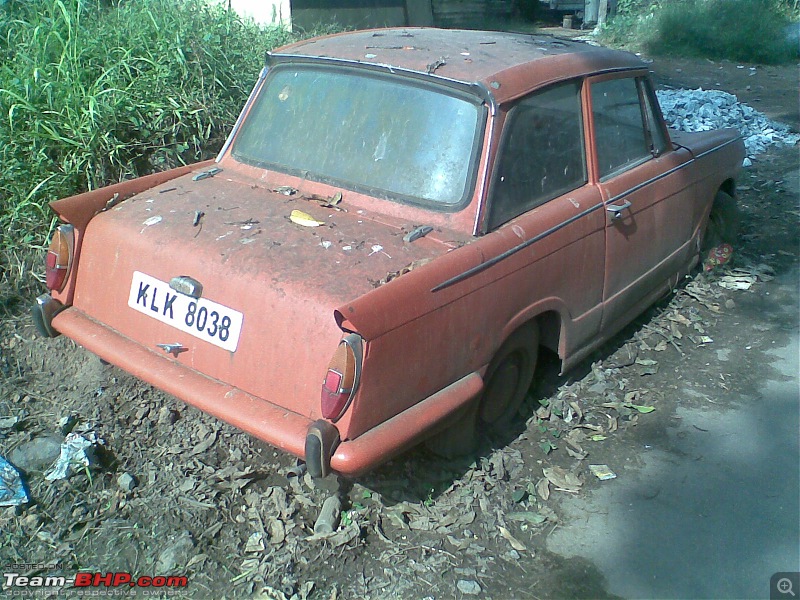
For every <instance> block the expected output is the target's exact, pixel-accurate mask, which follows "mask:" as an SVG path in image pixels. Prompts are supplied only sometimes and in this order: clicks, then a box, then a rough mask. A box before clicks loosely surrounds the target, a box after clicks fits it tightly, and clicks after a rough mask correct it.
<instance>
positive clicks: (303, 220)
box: [289, 210, 324, 227]
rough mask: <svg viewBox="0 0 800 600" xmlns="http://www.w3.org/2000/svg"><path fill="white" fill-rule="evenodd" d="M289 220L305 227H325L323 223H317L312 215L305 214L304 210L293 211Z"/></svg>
mask: <svg viewBox="0 0 800 600" xmlns="http://www.w3.org/2000/svg"><path fill="white" fill-rule="evenodd" d="M289 220H290V221H291V222H292V223H297V224H298V225H302V226H303V227H319V226H320V225H324V223H323V222H322V221H317V220H316V219H315V218H314V217H312V216H311V215H310V214H308V213H304V212H303V211H302V210H293V211H292V213H291V214H290V215H289Z"/></svg>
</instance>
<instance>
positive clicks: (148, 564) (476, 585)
mask: <svg viewBox="0 0 800 600" xmlns="http://www.w3.org/2000/svg"><path fill="white" fill-rule="evenodd" d="M741 66H742V68H739V65H737V64H735V63H726V62H720V63H712V62H710V61H705V60H674V59H673V60H661V59H659V60H656V61H655V62H653V63H652V67H653V69H654V72H655V78H656V81H657V82H658V84H659V85H669V86H672V87H688V88H697V87H703V88H704V89H713V88H716V89H723V90H726V91H728V92H731V93H734V94H736V95H738V96H739V99H740V100H742V101H744V102H747V103H749V104H750V105H751V106H754V107H755V108H757V109H759V110H761V111H763V112H765V113H767V114H768V115H769V116H770V117H772V118H774V119H779V120H781V121H783V122H786V123H789V124H790V125H792V126H793V128H794V129H795V130H796V129H798V127H800V116H799V115H798V102H797V90H798V69H797V67H796V66H794V65H792V66H783V67H761V66H756V67H755V69H750V67H751V66H753V65H741ZM739 186H740V187H739V189H740V191H739V199H740V203H741V207H742V212H743V216H744V219H743V230H742V232H741V237H740V243H739V244H738V247H737V248H736V254H735V260H734V262H733V263H731V264H730V265H728V266H726V268H725V269H723V270H722V271H720V272H715V273H712V274H708V275H707V274H696V275H695V277H694V278H692V279H691V280H688V281H687V282H685V283H684V284H683V285H682V286H681V287H680V288H679V289H678V290H677V291H676V292H675V293H674V294H673V295H671V296H670V297H669V298H666V299H665V300H664V301H662V302H661V303H660V304H659V305H657V306H656V307H653V308H652V309H650V310H649V311H648V312H647V313H646V314H644V315H643V316H642V317H640V318H639V319H637V321H636V322H635V323H634V324H633V325H631V326H629V327H628V328H627V329H626V330H625V331H623V332H622V333H621V334H620V335H619V336H617V337H616V338H615V339H614V340H613V341H612V342H611V343H610V344H608V345H607V346H606V347H605V348H603V349H602V350H601V351H599V352H597V353H596V354H595V355H594V356H593V357H592V358H591V359H590V360H587V361H586V362H585V363H584V364H582V365H581V366H579V367H578V368H577V369H576V370H574V371H573V372H571V373H568V374H567V375H565V376H559V375H558V372H557V371H558V367H557V364H556V361H555V359H554V357H552V356H547V355H545V356H544V357H543V360H542V362H541V365H540V368H539V371H538V377H537V384H536V386H535V387H534V389H532V391H531V395H530V398H529V401H528V403H527V405H526V406H525V417H526V419H521V423H520V426H519V428H518V430H517V431H513V432H509V435H508V437H507V439H502V440H485V443H484V446H483V448H482V450H481V452H480V454H479V455H478V456H477V457H475V458H474V459H466V460H464V461H462V462H442V461H440V460H436V459H434V458H432V457H430V456H429V455H427V454H426V453H425V452H424V451H422V450H416V451H413V452H411V453H409V454H407V455H405V456H403V457H402V458H399V459H397V460H394V461H392V462H391V463H389V464H387V465H385V466H384V467H382V468H381V469H379V470H377V471H376V472H374V473H372V474H370V475H369V476H367V477H364V478H362V479H359V480H357V481H336V480H334V479H329V480H325V481H318V482H315V481H312V480H311V479H310V478H309V477H308V476H307V475H303V474H302V472H299V471H298V470H297V469H295V468H294V467H295V466H296V465H295V460H294V459H293V458H292V457H290V456H287V455H285V454H282V453H280V452H277V451H275V450H274V449H272V448H271V447H269V446H266V445H264V444H262V443H260V442H258V441H255V440H253V439H252V438H250V437H248V436H247V435H245V434H242V433H240V432H239V431H238V430H236V429H234V428H232V427H229V426H227V425H224V424H221V423H220V422H218V421H216V420H215V419H213V418H210V417H208V416H205V415H203V414H201V413H199V412H198V411H196V410H195V409H193V408H190V407H187V406H186V405H183V404H181V403H179V402H177V401H175V400H174V399H173V398H171V397H169V396H166V395H164V394H163V393H161V392H159V391H157V390H154V389H153V388H151V387H150V386H147V385H144V384H143V383H141V382H139V381H137V380H136V379H134V378H132V377H130V376H128V375H127V374H125V373H124V372H122V371H120V370H118V369H116V368H114V367H110V366H106V365H103V364H101V363H100V361H99V360H98V359H97V358H95V357H93V356H91V355H89V354H88V353H87V352H85V351H83V350H82V349H80V348H77V347H76V346H75V345H74V344H73V343H72V342H70V341H69V340H67V339H64V338H58V339H55V340H43V339H40V338H37V337H36V335H35V333H34V329H33V327H32V325H31V323H30V320H29V318H28V316H27V315H25V314H18V315H13V316H11V317H4V318H3V321H2V322H1V323H0V456H3V457H6V458H8V459H9V460H12V457H13V456H17V457H19V456H20V455H19V453H20V452H23V455H24V456H23V458H24V459H25V460H27V461H29V462H28V464H29V465H30V466H29V468H28V469H27V475H26V482H27V484H28V489H29V492H30V497H31V502H30V504H28V505H25V506H24V507H17V508H13V507H12V508H6V509H1V510H2V512H0V567H2V573H10V572H16V573H21V574H23V575H27V576H31V577H34V576H47V575H64V576H66V577H70V576H74V575H75V573H76V571H77V570H81V571H96V572H102V573H106V572H111V571H128V572H130V573H132V574H133V575H134V577H137V576H143V575H147V576H153V575H156V574H165V575H185V576H186V577H187V578H188V587H187V588H185V589H171V590H166V589H162V590H159V591H158V593H157V597H166V596H168V595H178V596H181V597H192V598H223V597H225V598H233V597H250V596H256V597H262V598H271V599H283V598H296V599H305V598H319V599H326V600H328V599H330V600H334V599H337V598H375V599H378V598H420V599H422V598H434V599H440V598H469V597H480V598H494V599H501V598H550V597H562V598H565V597H592V598H602V597H608V595H607V593H606V592H605V589H604V582H603V580H602V576H601V575H600V574H599V573H598V572H597V571H596V570H595V569H594V567H593V566H592V565H590V564H588V563H586V564H584V563H582V562H581V561H579V560H576V559H570V560H567V559H564V558H562V557H559V556H558V555H555V554H552V553H549V552H548V551H547V550H546V549H545V542H546V539H547V536H548V535H550V533H551V532H552V531H553V530H554V529H555V528H557V527H559V524H560V519H562V518H563V513H562V511H561V510H560V507H561V501H562V500H563V498H565V497H568V496H570V495H580V494H583V493H585V492H586V490H590V489H593V488H594V487H596V486H598V485H601V483H600V481H599V480H598V479H597V477H595V476H594V475H593V474H592V473H591V472H590V471H589V468H588V465H589V464H590V463H591V464H607V465H609V466H612V468H613V470H614V471H615V472H616V474H617V476H618V477H624V476H625V471H626V469H629V468H635V466H636V464H637V461H638V456H637V454H638V452H639V451H638V450H637V449H638V448H641V444H642V441H643V440H645V439H652V438H653V436H654V435H657V433H658V431H660V430H663V428H664V427H665V424H666V423H668V422H669V420H670V419H671V418H672V416H673V415H674V413H675V411H676V408H677V404H678V402H682V403H686V402H687V400H686V399H681V400H680V401H678V400H677V399H676V398H675V396H674V395H672V394H670V390H671V389H674V383H675V380H676V378H681V379H684V380H689V381H692V382H693V383H694V384H695V385H697V386H700V387H702V388H704V392H705V393H706V395H707V396H708V398H711V399H712V400H713V402H714V403H715V404H717V403H718V404H719V405H720V408H724V406H725V405H728V404H730V403H734V402H735V401H736V394H737V393H738V392H741V391H742V390H756V389H758V387H759V385H760V380H761V372H762V371H763V370H764V369H768V368H769V361H770V358H769V356H768V355H767V354H766V353H765V350H766V349H768V347H769V346H770V345H773V344H775V343H778V344H780V343H781V339H782V337H781V336H782V335H785V332H786V331H787V330H788V329H789V328H792V327H796V326H797V323H796V322H779V323H774V322H771V323H770V322H768V320H765V323H767V324H763V323H761V324H760V323H759V322H756V321H754V320H753V318H752V315H753V313H754V311H755V312H759V311H763V312H767V311H768V310H769V306H770V304H771V303H780V302H781V301H782V299H781V298H780V297H777V296H776V295H774V294H772V295H770V289H771V288H770V280H771V279H772V278H773V277H774V276H775V275H777V274H780V273H784V272H787V271H789V270H790V269H792V268H794V267H796V266H797V262H798V238H797V231H798V221H800V211H798V197H799V196H800V181H799V180H798V152H797V148H785V149H774V150H772V151H770V152H769V153H768V154H765V155H761V156H759V157H758V159H757V160H756V161H754V164H753V166H752V167H750V168H748V169H746V170H744V171H743V173H742V176H741V179H740V182H739ZM747 284H750V287H749V289H746V290H744V289H728V288H726V287H724V285H729V286H734V287H735V286H737V285H739V286H745V285H747ZM742 323H745V324H746V325H742ZM743 327H744V329H743ZM743 335H744V336H749V339H748V343H749V344H750V346H751V347H752V352H751V353H750V354H748V355H747V362H746V366H747V368H744V369H738V370H735V371H734V370H731V369H730V366H729V363H726V362H725V360H722V359H723V358H724V357H725V356H726V352H728V350H729V349H730V348H733V347H734V346H735V345H736V344H738V343H739V342H740V341H741V337H742V336H743ZM737 347H738V346H737ZM693 401H694V400H688V402H693ZM696 401H697V402H700V401H701V400H699V399H698V400H696ZM69 430H72V431H76V432H83V433H85V434H86V433H88V432H93V433H94V434H96V436H97V438H98V439H99V440H101V441H102V444H99V445H98V447H97V451H96V452H95V458H94V464H93V465H92V466H90V467H88V468H87V469H84V470H82V471H79V472H77V473H73V474H72V475H70V476H69V477H68V478H67V479H64V480H58V481H54V482H50V481H47V480H45V479H44V477H43V473H42V472H43V471H44V470H45V469H46V467H47V466H48V465H49V461H51V460H52V458H53V457H52V455H49V459H48V454H47V452H44V454H45V456H44V457H41V458H40V459H39V460H38V462H37V460H36V458H37V457H36V456H33V454H34V452H33V450H34V449H36V448H38V449H44V450H48V449H49V451H50V452H51V453H52V450H53V447H57V444H58V443H59V442H60V441H61V440H62V439H63V437H64V435H65V433H66V432H67V431H69ZM48 436H49V437H50V440H47V439H44V438H47V437H48ZM43 439H44V441H43ZM32 441H33V442H32ZM34 446H35V447H36V448H34ZM15 453H16V454H15ZM12 462H13V460H12ZM126 475H128V476H131V477H132V479H131V478H130V477H127V476H126ZM336 493H339V494H340V495H341V497H342V498H343V501H344V505H343V510H342V514H341V517H342V519H341V523H340V525H339V527H338V530H337V533H336V535H335V536H334V537H331V538H327V539H320V538H319V537H317V536H313V535H312V534H313V527H314V523H315V520H316V519H317V516H318V513H319V510H320V507H321V506H322V504H323V502H324V500H325V499H326V498H328V497H329V496H331V495H332V494H336ZM3 585H4V586H5V591H6V593H7V594H9V595H12V594H13V595H14V596H15V597H17V596H20V594H18V593H17V592H19V590H18V589H17V590H11V589H9V587H8V586H7V585H5V581H4V582H3ZM51 591H52V590H51ZM153 592H155V590H153ZM125 593H128V590H125ZM130 593H134V592H133V590H131V591H130ZM139 593H140V594H141V595H144V594H145V591H144V590H141V589H140V590H139ZM62 594H63V595H65V596H74V595H76V594H77V592H76V591H75V590H72V591H70V590H66V589H65V590H63V591H62Z"/></svg>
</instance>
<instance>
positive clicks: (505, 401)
mask: <svg viewBox="0 0 800 600" xmlns="http://www.w3.org/2000/svg"><path fill="white" fill-rule="evenodd" d="M538 356H539V328H538V327H537V326H536V324H535V323H531V324H529V325H526V326H524V327H521V328H520V329H518V330H517V331H515V332H514V333H512V334H511V335H510V336H509V337H508V339H507V340H506V341H505V342H504V343H503V345H502V346H500V349H499V350H498V351H497V354H495V356H494V358H493V359H492V362H491V363H490V364H489V368H488V369H486V375H485V376H484V381H485V382H486V385H485V388H484V390H483V395H482V396H481V400H480V404H479V406H478V426H479V427H480V428H481V429H482V430H483V431H486V432H488V433H503V432H506V431H508V428H509V427H510V426H511V425H513V423H514V421H516V420H517V415H518V414H519V407H520V405H521V404H522V402H523V400H525V396H526V395H527V393H528V389H529V388H530V385H531V382H532V381H533V373H534V371H535V370H536V361H537V359H538Z"/></svg>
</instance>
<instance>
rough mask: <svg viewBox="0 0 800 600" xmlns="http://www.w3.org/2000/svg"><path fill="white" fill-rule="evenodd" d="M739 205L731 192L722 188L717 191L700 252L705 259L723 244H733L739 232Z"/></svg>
mask: <svg viewBox="0 0 800 600" xmlns="http://www.w3.org/2000/svg"><path fill="white" fill-rule="evenodd" d="M739 222H740V216H739V207H738V206H736V200H734V199H733V198H732V197H731V196H730V195H729V194H726V193H725V192H723V191H722V190H720V191H718V192H717V195H716V196H715V197H714V203H713V204H712V205H711V214H710V215H709V216H708V223H707V224H706V230H705V232H704V234H703V241H702V243H701V245H700V252H701V255H702V258H703V260H705V259H706V257H707V256H708V253H709V252H710V251H711V250H713V249H714V248H717V247H718V246H720V245H722V244H731V245H733V244H734V243H735V242H736V236H737V235H738V233H739Z"/></svg>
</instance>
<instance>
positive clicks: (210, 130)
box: [0, 0, 293, 307]
mask: <svg viewBox="0 0 800 600" xmlns="http://www.w3.org/2000/svg"><path fill="white" fill-rule="evenodd" d="M292 39H293V36H292V34H290V33H289V32H287V31H285V30H283V29H279V28H262V27H259V26H257V25H256V24H254V23H252V22H250V21H243V20H241V19H239V18H238V17H237V16H236V15H235V14H233V13H230V12H228V11H227V10H226V9H224V8H223V7H221V6H220V5H219V4H214V5H212V4H207V3H205V2H203V1H202V0H181V1H180V2H175V1H174V0H133V1H130V2H121V1H120V2H116V3H112V4H109V2H108V0H106V1H105V2H101V1H100V0H5V1H3V0H0V160H2V174H0V231H2V232H4V235H3V234H0V249H1V250H2V251H0V307H2V305H3V303H4V298H3V295H4V294H8V295H9V296H13V295H14V294H13V293H12V290H11V289H10V288H12V287H14V286H18V285H22V284H23V282H22V281H21V280H26V281H27V280H29V279H30V266H29V265H28V264H27V262H26V261H27V258H20V254H19V249H20V248H24V247H27V246H29V245H30V244H32V243H39V244H41V243H43V242H44V239H45V238H46V237H47V228H48V224H51V223H52V220H51V215H50V212H49V209H48V208H47V202H49V201H50V200H54V199H57V198H61V197H65V196H69V195H71V194H76V193H79V192H82V191H85V190H87V189H92V188H96V187H99V186H102V185H106V184H108V183H111V182H115V181H118V180H120V179H122V178H127V177H134V176H139V175H143V174H145V173H147V172H151V171H153V170H162V169H166V168H169V167H172V166H175V165H178V164H182V163H191V162H195V161H198V160H201V159H204V158H207V157H209V156H213V155H214V153H215V152H216V151H217V150H218V149H219V147H220V146H221V144H222V142H223V140H224V138H225V136H226V134H227V132H228V131H229V129H230V127H231V126H232V125H233V123H234V121H235V120H236V117H237V116H238V113H239V111H240V109H241V107H242V105H243V104H244V101H245V99H246V97H247V95H248V93H249V91H250V89H251V87H252V85H253V84H254V82H255V80H256V76H257V74H258V71H259V70H260V69H261V67H262V65H263V62H264V53H265V52H266V51H267V50H269V49H271V48H273V47H275V46H277V45H281V44H284V43H288V42H289V41H292ZM23 254H24V253H23ZM36 268H37V270H38V269H39V266H38V265H37V267H36ZM28 283H30V282H29V281H28Z"/></svg>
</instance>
